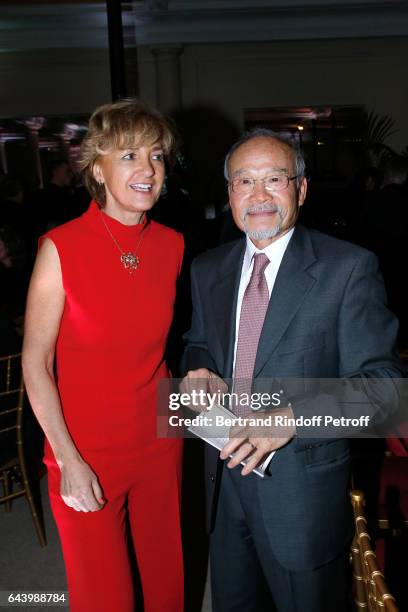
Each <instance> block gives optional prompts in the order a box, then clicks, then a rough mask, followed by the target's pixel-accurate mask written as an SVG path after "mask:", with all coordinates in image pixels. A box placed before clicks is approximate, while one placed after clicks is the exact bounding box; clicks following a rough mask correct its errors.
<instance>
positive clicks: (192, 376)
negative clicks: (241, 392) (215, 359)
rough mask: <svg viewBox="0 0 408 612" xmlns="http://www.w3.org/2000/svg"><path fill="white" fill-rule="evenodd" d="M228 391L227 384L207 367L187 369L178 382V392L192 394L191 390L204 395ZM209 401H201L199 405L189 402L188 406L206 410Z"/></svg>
mask: <svg viewBox="0 0 408 612" xmlns="http://www.w3.org/2000/svg"><path fill="white" fill-rule="evenodd" d="M226 391H228V385H227V384H226V383H225V382H224V381H223V380H222V378H220V377H219V376H218V375H217V374H215V372H211V370H208V369H207V368H199V369H198V370H189V371H188V372H187V374H186V376H185V377H184V378H183V380H182V381H181V383H180V392H181V393H188V394H189V395H190V396H193V392H194V393H195V394H196V395H197V394H199V397H203V398H205V397H206V394H207V393H210V394H211V395H213V394H220V395H221V394H223V393H225V392H226ZM208 406H209V402H207V401H205V400H204V401H202V402H200V404H199V405H193V404H190V406H188V407H189V408H190V409H191V410H194V411H195V412H202V411H203V410H207V409H208Z"/></svg>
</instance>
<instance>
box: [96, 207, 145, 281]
mask: <svg viewBox="0 0 408 612" xmlns="http://www.w3.org/2000/svg"><path fill="white" fill-rule="evenodd" d="M101 219H102V223H103V224H104V226H105V229H106V231H107V232H108V234H109V236H110V237H111V238H112V241H113V243H114V244H115V245H116V247H117V248H118V249H119V251H120V261H121V264H122V265H123V267H124V268H125V270H128V271H129V273H130V274H132V272H133V270H137V268H138V267H139V264H140V257H139V256H138V254H137V250H138V248H139V247H140V245H141V243H142V240H143V238H144V235H145V231H146V225H145V227H144V228H143V229H142V234H141V236H140V238H139V242H138V243H137V245H136V249H135V251H134V252H133V251H128V252H127V253H126V252H125V251H124V250H123V249H122V247H121V246H120V244H119V242H118V241H117V240H116V238H115V236H114V235H113V234H112V232H111V231H110V229H109V227H108V226H107V225H106V222H105V219H104V218H103V212H102V211H101Z"/></svg>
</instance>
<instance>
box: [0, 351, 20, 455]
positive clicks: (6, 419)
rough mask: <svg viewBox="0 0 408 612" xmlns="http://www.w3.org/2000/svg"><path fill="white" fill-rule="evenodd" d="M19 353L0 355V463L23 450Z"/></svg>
mask: <svg viewBox="0 0 408 612" xmlns="http://www.w3.org/2000/svg"><path fill="white" fill-rule="evenodd" d="M23 402H24V383H23V377H22V371H21V353H17V354H16V355H8V356H7V357H0V449H1V450H0V465H1V464H3V463H5V462H6V461H9V460H10V459H11V455H12V454H13V455H14V456H16V457H19V456H20V453H22V452H23V439H22V437H23Z"/></svg>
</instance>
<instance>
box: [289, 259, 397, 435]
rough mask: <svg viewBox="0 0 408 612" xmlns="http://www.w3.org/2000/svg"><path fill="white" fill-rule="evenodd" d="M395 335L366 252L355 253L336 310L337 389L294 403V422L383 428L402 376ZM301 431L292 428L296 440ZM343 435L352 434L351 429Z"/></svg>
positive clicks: (381, 285)
mask: <svg viewBox="0 0 408 612" xmlns="http://www.w3.org/2000/svg"><path fill="white" fill-rule="evenodd" d="M397 331H398V321H397V319H396V317H395V316H394V315H393V314H392V313H391V311H390V310H389V309H388V307H387V297H386V293H385V287H384V282H383V279H382V275H381V272H380V270H379V265H378V260H377V258H376V256H375V255H374V254H373V253H370V252H369V251H363V252H362V253H361V252H360V256H359V258H358V260H357V261H356V263H355V265H354V267H353V269H352V271H351V273H350V275H349V278H348V280H347V282H346V284H345V288H344V293H343V299H342V301H341V303H340V305H339V314H338V332H337V346H338V353H339V355H338V357H339V379H342V383H341V384H340V381H339V382H338V383H337V382H336V381H333V387H332V392H331V393H321V394H318V395H316V394H313V393H310V394H306V395H305V396H304V397H300V398H298V401H296V402H295V403H294V405H293V407H292V408H293V411H294V413H295V416H301V415H303V416H305V417H307V416H309V417H310V416H311V415H316V414H317V415H319V414H322V415H323V416H325V415H330V416H333V417H334V418H341V417H344V418H355V417H357V416H363V415H368V416H369V417H370V421H369V423H370V426H378V425H380V424H382V423H384V422H385V421H386V419H387V418H388V417H389V416H390V415H391V414H393V413H394V412H396V411H397V409H398V407H399V402H400V399H401V391H402V387H401V384H400V382H401V381H400V379H402V378H403V377H404V373H403V370H402V367H401V364H400V361H399V359H398V356H397V354H396V349H395V345H396V337H397ZM333 341H335V339H334V338H333ZM347 379H348V380H349V381H350V382H349V383H347ZM378 379H381V380H378ZM306 431H307V430H305V432H303V428H302V427H300V428H298V434H301V433H306ZM308 431H309V433H310V429H309V430H308ZM333 433H335V430H333ZM339 433H340V432H339ZM345 433H346V432H345V431H342V435H345ZM349 433H356V432H355V428H354V429H351V430H350V431H349Z"/></svg>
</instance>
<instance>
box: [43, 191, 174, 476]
mask: <svg viewBox="0 0 408 612" xmlns="http://www.w3.org/2000/svg"><path fill="white" fill-rule="evenodd" d="M102 216H103V219H104V221H105V223H106V225H107V226H108V228H109V229H110V232H111V234H112V236H113V237H114V238H115V240H116V241H117V243H118V244H119V245H120V247H121V248H122V249H123V250H124V251H133V252H135V250H136V248H137V245H138V243H139V240H140V237H141V232H143V234H144V235H143V239H142V240H141V242H140V244H139V247H138V248H137V255H138V256H139V258H140V265H139V267H138V269H137V270H134V271H133V272H132V273H129V271H128V270H126V269H125V268H124V267H123V265H122V263H121V261H120V256H121V253H120V251H119V248H118V246H117V245H116V244H115V242H114V240H113V239H112V237H111V236H110V235H109V232H108V231H107V229H106V227H105V225H104V223H103V220H102ZM45 237H46V238H50V239H51V240H52V241H53V243H54V244H55V246H56V248H57V250H58V254H59V258H60V262H61V270H62V279H63V286H64V290H65V294H66V300H65V307H64V312H63V315H62V320H61V325H60V331H59V336H58V340H57V349H56V358H57V379H58V389H59V393H60V397H61V403H62V409H63V413H64V418H65V421H66V424H67V427H68V430H69V432H70V434H71V436H72V438H73V440H74V443H75V444H76V446H77V448H78V450H79V451H80V452H81V454H82V456H83V457H84V459H85V460H88V461H91V462H92V463H93V464H95V463H96V464H99V465H102V464H103V463H104V462H105V461H106V459H107V457H108V456H109V457H110V459H112V458H113V455H114V454H117V455H119V456H120V455H122V457H123V453H128V452H129V451H130V452H132V453H134V452H136V454H138V453H139V452H140V453H142V452H143V453H144V454H145V453H146V452H149V451H150V450H151V451H152V452H156V450H157V445H159V446H160V447H161V448H162V449H163V450H164V449H165V447H166V445H171V444H172V443H174V440H173V441H171V440H157V438H156V414H157V407H156V390H157V382H158V380H159V379H160V378H162V377H166V376H168V375H169V373H168V371H167V367H166V364H165V362H164V350H165V345H166V339H167V335H168V331H169V327H170V324H171V321H172V316H173V304H174V299H175V292H176V280H177V276H178V274H179V272H180V267H181V262H182V256H183V238H182V236H181V235H180V234H178V233H176V232H175V231H173V230H172V229H169V228H167V227H164V226H162V225H160V224H158V223H155V222H154V221H151V222H149V223H148V224H147V225H146V223H143V224H139V225H133V226H127V225H123V224H122V223H120V222H119V221H117V220H115V219H113V218H111V217H109V216H107V215H106V214H105V213H103V212H102V211H101V210H100V209H99V207H98V205H97V204H96V203H95V202H92V203H91V205H90V208H89V210H88V211H87V212H86V213H85V214H83V215H82V216H81V217H79V218H78V219H74V220H73V221H70V222H69V223H66V224H65V225H62V226H60V227H57V228H55V229H53V230H51V231H50V232H48V233H47V234H46V235H45ZM45 455H46V461H47V462H48V463H52V462H53V461H54V459H53V455H52V451H51V449H50V447H49V445H48V444H46V453H45Z"/></svg>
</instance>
